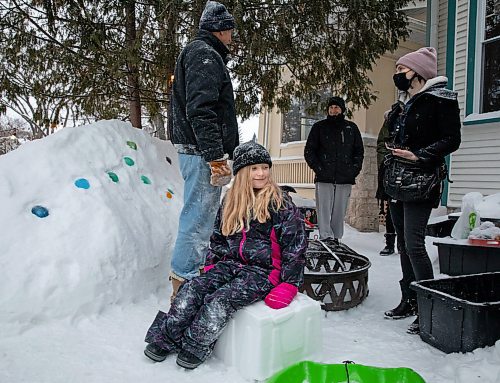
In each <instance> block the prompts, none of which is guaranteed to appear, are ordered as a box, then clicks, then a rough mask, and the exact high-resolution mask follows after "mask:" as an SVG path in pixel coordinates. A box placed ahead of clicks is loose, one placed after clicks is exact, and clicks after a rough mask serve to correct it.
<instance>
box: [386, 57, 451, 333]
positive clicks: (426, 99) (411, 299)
mask: <svg viewBox="0 0 500 383" xmlns="http://www.w3.org/2000/svg"><path fill="white" fill-rule="evenodd" d="M393 80H394V85H395V86H396V87H397V88H398V89H399V91H400V98H399V101H398V102H397V103H396V104H394V105H393V106H392V108H391V111H390V112H389V114H388V116H387V127H388V130H389V137H388V139H387V141H386V146H387V148H388V149H389V150H390V153H389V154H388V155H387V156H386V158H385V162H384V164H385V166H384V168H385V170H384V188H385V192H386V193H387V194H388V195H389V197H391V200H390V202H389V204H390V209H389V210H390V212H391V217H392V220H393V223H394V226H395V229H396V234H397V245H398V250H399V254H400V258H401V269H402V273H403V278H402V279H401V280H400V281H399V284H400V286H401V295H402V299H401V302H400V303H399V305H398V306H397V307H396V308H394V309H392V310H389V311H386V312H385V317H386V318H389V319H401V318H406V317H408V316H411V315H417V317H416V319H415V321H414V322H413V323H412V324H411V325H410V327H409V328H408V332H409V333H412V334H417V333H419V332H420V326H419V319H418V307H417V302H416V295H415V292H414V291H413V290H411V289H410V284H411V282H413V281H419V280H423V279H432V278H434V273H433V269H432V264H431V261H430V259H429V256H428V254H427V251H426V248H425V231H426V226H427V221H428V219H429V216H430V213H431V210H432V208H433V207H437V206H438V205H439V202H440V199H441V193H442V191H443V188H442V182H441V181H442V177H443V176H442V175H443V174H445V173H446V172H445V171H443V169H445V157H446V156H447V155H449V154H450V153H452V152H454V151H455V150H457V149H458V147H459V145H460V140H461V138H460V126H461V124H460V114H459V113H460V112H459V107H458V102H457V93H456V92H453V91H451V90H449V89H447V88H446V86H447V81H448V79H447V78H446V77H443V76H438V75H437V58H436V50H435V49H434V48H432V47H425V48H420V49H419V50H417V51H415V52H411V53H408V54H406V55H404V56H403V57H401V58H400V59H399V60H398V61H397V62H396V73H395V74H394V76H393ZM395 169H398V172H399V173H397V172H396V171H395ZM407 170H409V171H408V172H407ZM396 173H397V174H396ZM408 174H411V175H412V176H411V177H410V176H408ZM420 174H424V175H426V177H427V175H431V174H435V175H436V178H434V179H435V182H427V183H426V184H425V185H423V184H422V185H423V186H422V187H421V189H420V190H417V188H418V187H420V186H419V185H417V187H416V186H415V185H416V184H417V183H418V182H419V181H418V179H421V180H422V178H418V177H420ZM414 175H417V177H415V178H412V177H413V176H414ZM437 175H439V176H437ZM405 177H406V180H405ZM427 179H429V180H430V179H432V176H429V177H428V178H427ZM408 180H411V181H410V182H409V183H408V185H406V184H405V186H407V188H406V189H404V188H402V187H401V185H403V184H404V183H405V182H407V181H408ZM414 180H417V181H416V182H413V181H414ZM422 190H424V191H422Z"/></svg>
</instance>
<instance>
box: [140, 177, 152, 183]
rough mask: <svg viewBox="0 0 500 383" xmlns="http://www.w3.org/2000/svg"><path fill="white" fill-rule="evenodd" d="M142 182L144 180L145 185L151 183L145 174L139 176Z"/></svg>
mask: <svg viewBox="0 0 500 383" xmlns="http://www.w3.org/2000/svg"><path fill="white" fill-rule="evenodd" d="M141 180H142V182H144V183H145V184H146V185H151V180H150V179H149V178H148V177H146V176H141Z"/></svg>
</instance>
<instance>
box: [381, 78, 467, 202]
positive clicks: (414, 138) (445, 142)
mask: <svg viewBox="0 0 500 383" xmlns="http://www.w3.org/2000/svg"><path fill="white" fill-rule="evenodd" d="M445 86H446V82H441V83H437V84H436V85H433V86H431V87H430V88H428V89H426V90H425V91H423V92H421V93H417V94H416V95H415V96H413V97H412V98H411V99H410V100H409V101H408V103H407V104H406V105H405V106H402V105H401V104H400V103H397V104H394V105H393V107H392V110H391V112H390V113H389V116H388V129H389V139H388V142H393V143H395V144H398V145H400V146H402V147H405V148H407V149H408V150H409V151H411V152H412V153H413V154H415V155H416V156H417V157H418V161H417V164H420V165H421V166H422V167H423V168H426V169H432V168H437V167H439V166H441V165H442V164H443V163H444V162H445V157H446V156H447V155H448V154H450V153H452V152H454V151H455V150H457V149H458V147H459V146H460V142H461V135H460V127H461V124H460V111H459V107H458V101H457V93H456V92H454V91H451V90H449V89H446V88H445ZM440 197H441V191H440V185H438V187H436V188H435V189H434V190H433V191H432V193H431V194H430V198H429V201H428V202H430V203H432V205H433V206H438V204H439V200H440Z"/></svg>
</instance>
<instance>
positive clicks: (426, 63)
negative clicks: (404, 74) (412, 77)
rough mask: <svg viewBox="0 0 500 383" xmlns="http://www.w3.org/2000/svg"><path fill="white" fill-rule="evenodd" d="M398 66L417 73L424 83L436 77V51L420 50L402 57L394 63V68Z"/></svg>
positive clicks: (426, 48)
mask: <svg viewBox="0 0 500 383" xmlns="http://www.w3.org/2000/svg"><path fill="white" fill-rule="evenodd" d="M399 64H401V65H404V66H406V67H408V68H410V69H411V70H413V71H414V72H417V73H418V74H419V75H420V76H422V77H423V78H424V80H426V81H427V80H429V79H431V78H434V77H436V76H437V58H436V50H435V49H434V48H432V47H425V48H420V49H419V50H418V51H415V52H410V53H408V54H406V55H404V56H403V57H401V58H400V59H399V60H398V61H397V62H396V66H398V65H399Z"/></svg>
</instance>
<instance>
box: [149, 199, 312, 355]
mask: <svg viewBox="0 0 500 383" xmlns="http://www.w3.org/2000/svg"><path fill="white" fill-rule="evenodd" d="M283 198H284V203H283V206H282V208H281V209H280V210H279V211H278V212H275V211H273V209H272V208H270V209H269V211H270V212H271V219H270V220H268V221H267V222H265V223H259V222H258V221H255V220H252V221H251V222H250V227H249V230H244V231H243V232H241V233H236V234H233V235H230V236H227V237H225V236H223V235H222V234H221V231H220V229H221V214H222V207H221V208H220V209H219V212H218V214H217V218H216V221H215V224H214V232H213V234H212V236H211V238H210V249H209V251H208V254H207V262H206V264H207V265H210V266H212V265H213V267H211V268H209V270H208V271H207V272H206V273H205V274H202V275H200V276H199V277H196V278H194V279H192V280H191V281H188V282H186V283H185V284H184V285H183V286H182V288H181V289H180V291H179V292H178V294H177V297H176V298H175V300H174V301H173V302H172V305H171V307H170V310H169V312H168V313H167V314H165V313H163V312H162V311H160V312H159V313H158V315H157V316H156V318H155V320H154V322H153V324H152V325H151V327H150V328H149V330H148V333H147V335H146V342H148V343H152V342H155V343H158V344H159V345H161V347H163V348H164V349H165V350H171V351H174V350H179V349H180V348H182V349H184V350H187V351H189V352H191V353H192V354H194V355H196V356H197V357H198V358H200V359H201V360H202V361H204V360H206V358H207V357H208V356H209V355H210V353H211V351H212V349H213V346H214V344H215V341H216V340H217V338H218V337H219V336H220V334H221V333H222V331H223V330H224V328H225V326H226V325H227V323H228V321H229V319H230V318H231V316H232V315H233V314H234V313H235V312H236V311H237V310H239V309H240V308H242V307H245V306H247V305H250V304H252V303H254V302H257V301H260V300H263V299H264V298H265V297H266V295H267V294H268V293H269V292H270V291H271V289H272V288H273V287H275V286H277V285H278V284H279V283H282V282H284V283H288V284H291V285H294V286H296V287H299V286H300V285H301V284H302V282H303V277H304V263H305V251H306V247H307V237H306V233H305V229H304V220H303V217H302V214H301V213H300V212H299V209H298V208H297V207H296V206H295V205H294V204H293V202H292V200H291V198H290V196H289V195H288V194H287V193H285V192H284V193H283ZM207 269H208V267H207Z"/></svg>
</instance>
